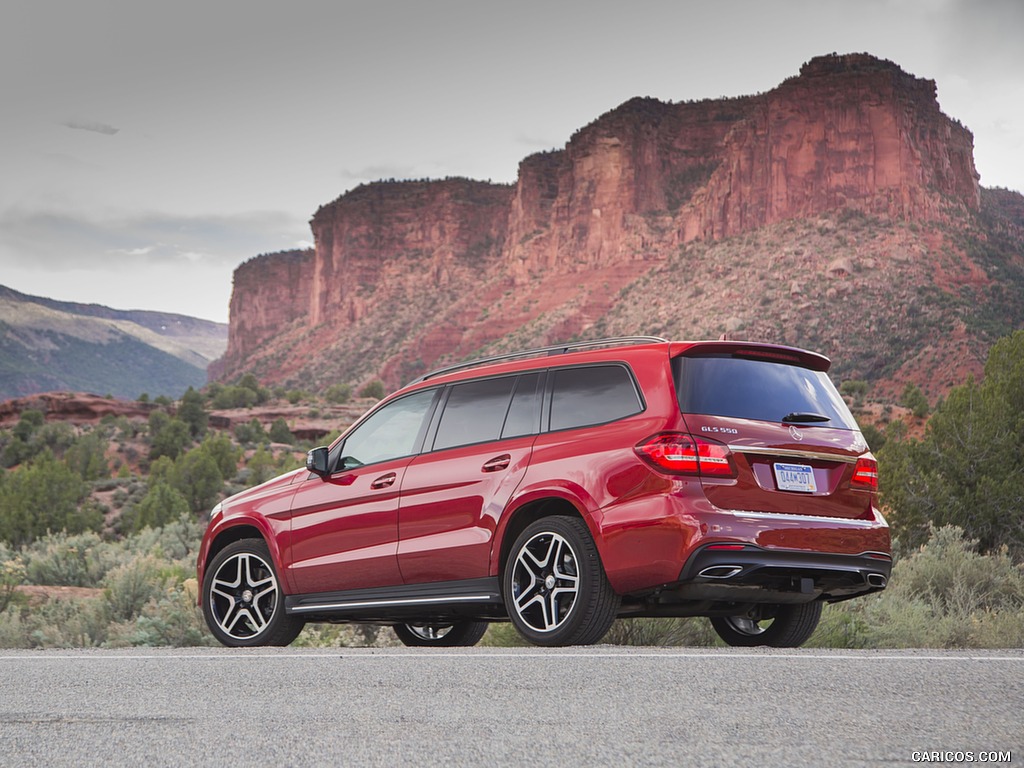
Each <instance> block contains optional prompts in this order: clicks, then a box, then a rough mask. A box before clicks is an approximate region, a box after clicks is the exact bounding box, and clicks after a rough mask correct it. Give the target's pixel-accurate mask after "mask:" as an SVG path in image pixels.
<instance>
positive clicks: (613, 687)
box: [0, 646, 1024, 768]
mask: <svg viewBox="0 0 1024 768" xmlns="http://www.w3.org/2000/svg"><path fill="white" fill-rule="evenodd" d="M919 752H926V753H929V754H928V755H926V757H928V758H931V759H929V760H928V761H927V763H928V764H932V765H934V764H956V762H955V760H951V761H948V762H945V763H943V762H941V761H942V759H943V758H954V759H955V758H958V757H959V758H961V760H960V762H966V761H967V760H969V759H970V758H971V757H973V758H974V762H981V761H982V759H983V758H995V757H999V755H998V754H996V755H990V754H988V753H989V752H996V753H998V752H1002V753H1005V752H1010V753H1011V761H1010V762H1009V763H1007V762H1006V761H1005V760H1004V761H1001V762H997V763H996V764H1002V765H1007V764H1017V765H1024V652H1022V651H1005V652H1000V651H994V652H935V651H895V652H894V651H875V652H872V651H863V652H862V651H838V652H832V651H813V650H796V651H761V650H752V651H750V650H741V649H727V650H714V649H708V650H704V649H697V650H687V649H635V648H628V649H627V648H614V647H608V646H598V647H594V648H587V649H564V650H545V649H488V648H477V649H466V650H462V649H457V650H455V651H450V652H449V651H445V652H440V651H433V650H422V651H421V650H412V649H410V650H405V649H382V650H372V649H347V648H338V649H329V650H316V651H312V650H291V649H273V650H253V651H247V652H241V651H232V650H228V649H177V650H145V649H128V650H119V651H95V650H93V651H0V764H2V765H3V766H32V767H33V768H34V767H36V766H50V765H75V766H78V765H89V766H94V765H126V766H127V765H131V766H137V765H146V766H163V765H211V766H213V765H216V766H226V765H244V766H263V765H268V766H269V765H274V766H306V765H309V766H320V765H344V766H350V765H357V766H358V765H380V766H394V765H401V764H403V763H411V764H433V765H445V766H461V765H466V766H495V765H530V766H553V767H557V768H566V767H567V766H577V765H579V766H584V765H585V766H594V765H601V766H603V765H615V766H619V765H665V766H691V765H692V766H813V767H814V768H821V767H822V766H867V765H870V766H876V765H883V766H902V765H917V764H920V762H919V758H920V756H919V755H916V754H915V753H919ZM936 752H938V753H945V752H950V753H953V754H948V755H946V754H939V755H933V754H931V753H936ZM956 753H960V754H959V755H958V754H956ZM1003 756H1004V757H1005V755H1003ZM936 757H938V758H939V760H936V759H934V758H936Z"/></svg>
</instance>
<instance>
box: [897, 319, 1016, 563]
mask: <svg viewBox="0 0 1024 768" xmlns="http://www.w3.org/2000/svg"><path fill="white" fill-rule="evenodd" d="M1022 359H1024V331H1017V332H1016V333H1014V334H1013V335H1012V336H1009V337H1007V338H1004V339H1000V340H999V341H998V342H997V343H996V344H995V345H994V346H993V348H992V350H991V352H990V354H989V359H988V362H987V363H986V366H985V378H984V380H983V381H982V383H981V384H978V383H976V382H975V381H973V380H971V381H968V382H967V384H964V385H962V386H959V387H955V388H954V389H953V390H952V391H951V392H950V393H949V396H948V397H947V398H946V400H945V401H944V402H942V403H941V404H940V405H939V406H937V407H936V409H935V411H934V413H933V414H932V417H931V419H930V420H929V421H928V424H927V426H926V428H925V435H924V437H923V438H922V439H921V440H906V439H890V440H889V441H888V442H886V444H885V446H884V447H883V448H882V450H881V451H880V452H879V460H880V464H881V475H882V480H883V488H882V500H883V501H884V502H885V503H886V504H887V505H888V506H889V508H890V509H891V515H890V516H891V520H890V522H891V524H892V526H893V531H894V533H896V534H897V536H899V537H900V538H901V539H902V540H903V543H904V544H906V545H910V546H917V545H920V544H922V543H924V541H926V540H927V536H928V524H929V523H932V524H934V525H936V526H943V525H955V526H959V527H960V528H962V529H963V530H964V531H965V533H966V534H967V536H968V537H969V538H972V539H977V540H978V541H979V542H980V545H981V548H982V549H984V550H996V549H998V548H999V547H1001V546H1002V545H1007V546H1009V547H1010V548H1011V549H1013V550H1014V551H1015V552H1017V553H1024V411H1022V410H1021V408H1022V405H1024V364H1022V362H1021V361H1022Z"/></svg>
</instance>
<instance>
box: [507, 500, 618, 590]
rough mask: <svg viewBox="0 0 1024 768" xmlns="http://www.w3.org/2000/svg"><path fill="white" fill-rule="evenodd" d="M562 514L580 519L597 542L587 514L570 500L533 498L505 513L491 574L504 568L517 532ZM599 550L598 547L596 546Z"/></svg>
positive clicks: (517, 534) (517, 535)
mask: <svg viewBox="0 0 1024 768" xmlns="http://www.w3.org/2000/svg"><path fill="white" fill-rule="evenodd" d="M554 515H562V516H563V517H576V518H579V519H580V520H582V521H583V522H584V523H585V524H586V526H587V528H588V529H589V530H590V535H591V538H593V539H594V542H595V544H597V543H598V542H597V537H595V536H594V530H593V529H594V526H593V525H592V524H591V521H589V520H587V516H586V515H585V514H583V512H581V511H580V509H579V507H577V506H576V505H575V504H574V503H573V502H572V501H570V500H569V499H567V498H565V497H562V496H544V497H542V498H538V499H533V500H531V501H528V502H527V503H525V504H523V505H521V506H519V507H517V508H516V509H515V510H513V511H512V512H511V513H510V514H508V515H506V516H505V518H504V520H503V521H502V525H501V526H500V527H499V531H498V536H497V539H498V541H497V544H498V546H497V548H496V549H497V558H493V557H492V565H491V571H492V572H491V575H492V576H500V575H501V574H502V573H503V572H504V570H505V563H506V562H507V561H508V556H509V552H510V551H511V549H512V545H513V544H514V543H515V540H516V539H517V538H518V537H519V534H520V533H522V532H523V531H524V530H526V528H527V526H529V525H530V524H531V523H534V522H536V521H537V520H541V519H543V518H545V517H552V516H554ZM598 551H599V552H600V547H598Z"/></svg>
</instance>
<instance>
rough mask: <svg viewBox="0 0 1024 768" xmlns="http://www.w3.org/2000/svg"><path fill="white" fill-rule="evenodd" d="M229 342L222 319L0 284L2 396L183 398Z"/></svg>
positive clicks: (200, 379) (0, 386)
mask: <svg viewBox="0 0 1024 768" xmlns="http://www.w3.org/2000/svg"><path fill="white" fill-rule="evenodd" d="M226 347H227V325H225V324H223V323H214V322H210V321H208V320H199V319H197V318H194V317H187V316H185V315H174V314H169V313H166V312H146V311H142V310H117V309H111V308H109V307H103V306H100V305H98V304H76V303H71V302H61V301H54V300H53V299H46V298H40V297H37V296H27V295H25V294H23V293H19V292H18V291H14V290H12V289H10V288H6V287H4V286H0V400H2V399H7V398H12V397H21V396H24V395H31V394H35V393H38V392H49V391H55V390H70V391H75V392H93V393H97V394H111V395H114V396H115V397H121V398H135V397H138V396H139V395H140V394H142V393H143V392H145V393H146V394H149V395H150V396H153V397H155V396H157V395H168V396H170V397H177V396H179V395H181V393H182V392H184V391H185V390H186V389H188V388H189V387H190V386H194V387H199V386H202V385H203V384H205V383H206V367H207V365H209V363H210V361H211V360H213V359H216V358H217V357H218V356H220V355H221V354H223V352H224V350H225V349H226Z"/></svg>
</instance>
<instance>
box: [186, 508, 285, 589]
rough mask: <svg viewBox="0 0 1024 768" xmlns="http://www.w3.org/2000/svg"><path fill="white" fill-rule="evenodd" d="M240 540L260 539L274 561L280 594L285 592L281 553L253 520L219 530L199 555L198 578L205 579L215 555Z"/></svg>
mask: <svg viewBox="0 0 1024 768" xmlns="http://www.w3.org/2000/svg"><path fill="white" fill-rule="evenodd" d="M242 539H262V540H263V541H264V542H265V543H266V545H267V549H269V550H270V557H271V559H273V561H274V570H276V571H277V576H278V580H279V581H280V582H281V589H282V592H284V591H285V585H286V584H287V574H285V573H284V572H283V570H282V568H281V553H280V551H279V549H278V546H277V541H276V540H275V538H274V537H273V536H272V535H271V534H270V531H268V530H265V529H263V528H262V527H261V526H260V525H259V524H258V523H257V522H256V521H255V520H252V519H245V520H240V521H238V522H237V523H236V524H234V525H229V526H226V527H224V528H222V529H221V530H219V531H217V533H216V534H215V535H214V536H213V537H212V538H211V539H210V544H209V546H208V547H207V549H206V552H204V553H201V555H202V573H201V574H200V576H199V578H200V579H203V578H205V574H206V571H207V569H208V568H209V566H210V563H211V562H213V558H215V557H216V556H217V554H218V553H219V552H220V551H221V550H223V549H224V548H225V547H227V546H228V545H230V544H234V543H235V542H236V541H241V540H242ZM199 586H200V590H199V593H200V594H199V596H200V604H201V601H202V581H200V584H199Z"/></svg>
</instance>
